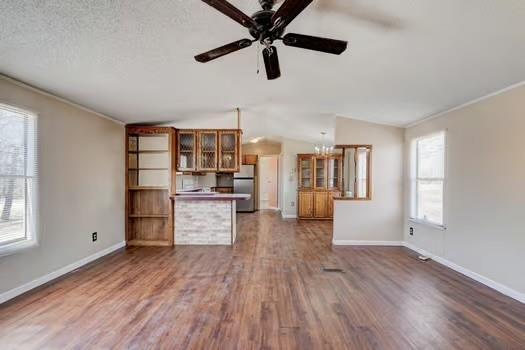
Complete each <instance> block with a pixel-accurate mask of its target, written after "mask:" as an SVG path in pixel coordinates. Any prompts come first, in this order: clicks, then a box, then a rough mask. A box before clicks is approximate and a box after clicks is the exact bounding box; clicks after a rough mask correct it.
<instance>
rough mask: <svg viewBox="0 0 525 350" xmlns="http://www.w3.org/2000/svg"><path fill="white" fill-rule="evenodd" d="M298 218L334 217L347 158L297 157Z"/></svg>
mask: <svg viewBox="0 0 525 350" xmlns="http://www.w3.org/2000/svg"><path fill="white" fill-rule="evenodd" d="M297 160H298V164H297V169H298V170H297V173H298V199H297V202H298V215H299V218H300V219H318V220H319V219H320V220H324V219H326V220H329V219H332V218H333V215H334V210H333V200H334V197H336V196H340V195H341V191H342V186H343V181H342V178H343V156H342V154H340V155H339V154H334V155H330V156H319V155H314V154H298V155H297Z"/></svg>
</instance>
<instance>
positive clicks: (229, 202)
mask: <svg viewBox="0 0 525 350" xmlns="http://www.w3.org/2000/svg"><path fill="white" fill-rule="evenodd" d="M249 198H250V196H249V195H235V194H234V195H232V194H206V195H203V194H194V195H177V196H175V245H233V244H234V243H235V239H236V236H237V227H236V217H237V213H236V211H237V210H236V201H237V200H245V199H249Z"/></svg>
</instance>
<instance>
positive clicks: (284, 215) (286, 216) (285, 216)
mask: <svg viewBox="0 0 525 350" xmlns="http://www.w3.org/2000/svg"><path fill="white" fill-rule="evenodd" d="M281 216H282V217H283V219H297V215H293V214H291V215H290V214H285V213H283V212H281Z"/></svg>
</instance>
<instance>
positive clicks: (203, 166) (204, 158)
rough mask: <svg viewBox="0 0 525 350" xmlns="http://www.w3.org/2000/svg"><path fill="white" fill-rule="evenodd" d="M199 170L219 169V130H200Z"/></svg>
mask: <svg viewBox="0 0 525 350" xmlns="http://www.w3.org/2000/svg"><path fill="white" fill-rule="evenodd" d="M198 135H199V162H198V165H197V170H198V171H212V170H217V131H199V132H198Z"/></svg>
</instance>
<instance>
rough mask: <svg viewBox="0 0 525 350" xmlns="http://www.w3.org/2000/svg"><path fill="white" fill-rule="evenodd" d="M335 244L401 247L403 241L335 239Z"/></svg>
mask: <svg viewBox="0 0 525 350" xmlns="http://www.w3.org/2000/svg"><path fill="white" fill-rule="evenodd" d="M332 244H333V245H357V246H359V245H364V246H385V247H399V246H402V245H403V242H401V241H349V240H340V239H334V240H333V241H332Z"/></svg>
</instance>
